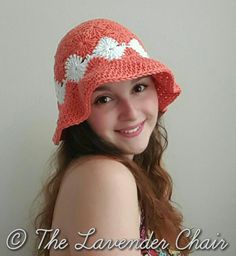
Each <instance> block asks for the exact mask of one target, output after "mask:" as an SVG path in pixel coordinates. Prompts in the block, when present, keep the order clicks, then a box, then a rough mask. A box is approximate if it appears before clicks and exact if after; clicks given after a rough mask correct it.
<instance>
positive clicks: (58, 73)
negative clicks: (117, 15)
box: [54, 19, 143, 81]
mask: <svg viewBox="0 0 236 256" xmlns="http://www.w3.org/2000/svg"><path fill="white" fill-rule="evenodd" d="M102 38H108V39H114V40H115V42H117V43H118V44H128V43H129V42H130V41H131V40H132V39H136V40H137V41H138V43H139V44H140V46H142V47H143V43H142V42H141V40H140V39H139V38H138V37H137V36H136V35H135V34H134V33H132V32H131V31H130V30H128V29H127V28H126V27H124V26H123V25H121V24H119V23H117V22H115V21H112V20H108V19H93V20H88V21H85V22H83V23H81V24H80V25H78V26H76V27H74V28H73V29H71V30H70V31H69V32H67V34H66V35H65V36H64V37H63V38H62V39H61V41H60V42H59V44H58V47H57V51H56V54H55V56H54V57H55V64H54V75H55V80H57V81H61V80H63V79H64V78H65V72H64V71H65V62H66V59H67V58H68V57H69V56H71V55H74V54H75V55H77V56H80V57H81V58H82V59H84V58H86V57H88V56H91V55H92V53H93V51H94V49H95V48H96V46H97V45H98V43H99V40H101V39H102Z"/></svg>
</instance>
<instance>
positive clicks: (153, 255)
mask: <svg viewBox="0 0 236 256" xmlns="http://www.w3.org/2000/svg"><path fill="white" fill-rule="evenodd" d="M144 218H145V216H144V212H143V210H141V223H140V238H141V240H144V239H147V238H148V237H147V235H146V233H145V227H144ZM141 253H142V255H143V256H181V253H180V251H173V250H170V249H167V250H162V249H161V248H157V249H141Z"/></svg>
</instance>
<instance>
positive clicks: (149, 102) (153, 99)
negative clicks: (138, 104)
mask: <svg viewBox="0 0 236 256" xmlns="http://www.w3.org/2000/svg"><path fill="white" fill-rule="evenodd" d="M143 103H144V104H143V106H144V108H145V109H146V111H147V112H148V113H149V114H152V115H154V116H157V115H158V98H157V94H156V91H153V92H152V93H150V94H149V95H147V97H146V99H145V100H144V101H143Z"/></svg>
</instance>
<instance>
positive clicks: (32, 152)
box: [0, 0, 236, 256]
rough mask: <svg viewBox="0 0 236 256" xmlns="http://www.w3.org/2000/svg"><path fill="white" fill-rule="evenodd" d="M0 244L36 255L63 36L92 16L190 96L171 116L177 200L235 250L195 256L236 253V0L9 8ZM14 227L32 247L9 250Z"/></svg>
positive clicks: (169, 162) (0, 45) (210, 234)
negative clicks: (121, 32)
mask: <svg viewBox="0 0 236 256" xmlns="http://www.w3.org/2000/svg"><path fill="white" fill-rule="evenodd" d="M0 3H1V8H0V10H1V11H0V24H1V34H0V51H1V58H0V63H1V64H0V65H1V66H0V72H1V85H0V90H1V91H0V97H1V101H0V104H1V105H0V111H1V126H0V136H1V137H0V138H1V148H0V162H1V179H0V200H1V201H0V203H1V215H0V247H1V255H26V256H27V255H31V253H30V249H29V248H30V246H31V245H32V240H33V234H34V230H32V229H30V228H29V227H28V223H29V209H30V206H31V203H32V200H33V199H34V197H35V196H36V193H37V192H38V190H39V189H40V187H41V181H42V180H43V178H44V177H45V175H46V173H47V171H46V167H47V163H46V162H47V159H48V158H49V156H50V155H51V153H52V152H53V151H54V150H55V147H54V145H53V144H52V141H51V138H52V135H53V132H54V129H55V125H56V119H57V107H56V97H55V92H54V82H53V57H54V53H55V50H56V46H57V44H58V42H59V40H60V39H61V38H62V36H63V35H64V34H65V33H66V32H67V31H68V30H69V29H71V28H72V27H74V26H75V25H77V24H79V23H80V22H82V21H84V20H87V19H90V18H99V17H104V18H110V19H114V20H117V21H118V22H120V23H122V24H123V25H125V26H127V27H128V28H130V29H131V30H132V31H133V32H135V33H136V34H137V35H138V36H139V37H140V38H141V39H142V40H143V42H144V44H145V46H146V49H147V51H148V53H149V55H151V56H152V57H154V58H157V59H159V60H160V61H162V62H164V63H165V64H166V65H168V66H169V67H170V68H171V69H172V70H173V72H174V73H175V76H176V80H177V82H178V83H179V84H180V85H181V88H182V89H183V93H182V95H181V96H180V97H179V98H178V100H176V101H175V103H174V104H173V105H171V106H170V108H169V111H168V112H167V114H166V115H165V123H166V127H167V130H168V132H169V147H168V150H167V154H166V166H167V167H168V169H169V171H170V173H171V175H172V177H173V180H174V192H173V193H174V200H175V201H176V202H178V203H179V205H180V207H181V210H182V212H183V214H184V217H185V224H186V225H187V226H189V227H195V228H202V229H203V232H202V235H201V237H200V238H201V239H205V238H211V239H216V238H217V236H216V233H217V232H219V233H221V238H225V239H226V240H227V241H228V242H229V243H230V247H229V248H228V249H227V250H225V251H223V252H222V251H220V250H217V251H208V252H207V251H205V252H200V251H198V252H196V253H195V254H194V255H216V256H217V255H225V256H226V255H227V256H233V255H235V251H236V246H235V236H236V221H235V216H236V202H235V196H236V191H235V167H236V158H235V153H236V152H235V147H236V136H235V131H236V122H235V110H236V104H235V99H236V89H235V87H236V84H235V82H236V78H235V67H236V60H235V57H236V56H235V55H236V54H235V50H236V49H235V48H236V47H235V46H236V40H235V39H236V37H235V35H236V28H235V25H236V18H235V17H236V16H235V11H236V2H235V1H233V0H231V1H230V0H226V1H223V0H222V1H219V0H218V1H216V0H212V1H210V0H201V1H189V0H179V1H159V0H146V1H137V0H133V1H128V0H125V1H121V0H120V1H107V0H100V1H87V0H86V1H85V0H84V1H82V0H77V1H75V0H74V1H58V0H57V1H56V0H51V1H46V0H41V1H32V0H31V1H26V0H25V1H10V0H8V1H1V2H0ZM15 228H25V229H26V230H27V231H28V233H29V238H28V242H27V244H26V246H24V247H23V248H22V249H20V250H19V251H17V252H14V251H10V250H8V249H7V247H6V244H5V241H6V238H7V235H8V234H9V233H10V232H11V231H12V230H13V229H15Z"/></svg>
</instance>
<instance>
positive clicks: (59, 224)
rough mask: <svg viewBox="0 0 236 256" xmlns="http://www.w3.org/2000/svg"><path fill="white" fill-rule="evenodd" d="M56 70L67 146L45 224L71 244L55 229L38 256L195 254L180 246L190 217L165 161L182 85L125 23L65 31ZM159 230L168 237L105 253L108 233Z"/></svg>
mask: <svg viewBox="0 0 236 256" xmlns="http://www.w3.org/2000/svg"><path fill="white" fill-rule="evenodd" d="M54 73H55V74H54V75H55V86H56V95H57V101H58V109H59V117H58V121H57V128H56V131H55V134H54V136H53V142H54V143H55V144H56V145H58V144H59V142H61V143H60V145H59V147H58V150H57V152H56V153H55V158H54V159H53V161H54V162H55V163H56V166H55V169H56V171H55V172H54V173H53V174H52V176H51V177H50V178H49V180H48V182H47V183H46V184H45V186H44V188H43V190H42V192H43V193H44V196H45V197H44V200H45V203H44V205H43V208H42V211H41V213H40V214H39V215H38V216H37V217H36V220H35V227H36V229H38V228H41V229H47V230H49V229H52V230H55V229H57V228H58V229H59V230H60V232H59V234H58V236H57V239H58V241H59V240H60V239H65V241H66V242H68V243H67V244H66V245H65V248H64V249H61V250H59V249H58V250H56V249H54V248H52V247H53V246H51V248H49V247H47V245H48V242H49V241H50V238H52V237H53V235H52V233H51V234H50V232H48V233H46V236H45V237H43V233H39V235H38V238H39V239H40V241H41V242H42V243H41V247H40V248H39V249H38V250H37V252H38V255H51V256H56V255H68V256H69V255H88V256H94V255H110V256H112V255H122V256H125V255H129V256H138V255H152V256H154V255H155V256H158V255H162V256H164V255H187V254H188V253H189V251H188V250H187V249H186V250H182V251H181V252H180V251H178V250H177V249H178V248H177V247H179V246H182V247H184V246H186V245H187V244H188V242H189V238H188V237H186V236H185V235H184V234H183V235H181V237H179V239H178V245H179V246H176V239H177V237H178V235H179V233H180V232H181V230H182V226H181V223H182V215H181V214H180V213H179V212H178V211H177V210H176V209H175V208H174V207H173V206H172V204H171V194H172V182H171V178H170V176H169V174H168V173H167V171H166V170H165V169H164V167H163V164H162V155H163V152H164V150H165V149H166V147H167V133H166V130H165V128H164V127H163V126H162V125H161V119H162V115H163V113H164V112H166V110H167V106H168V105H169V104H170V103H172V102H173V101H174V100H175V98H176V97H177V96H178V95H179V94H180V92H181V89H180V88H179V86H178V85H177V84H176V83H175V80H174V76H173V74H172V72H171V70H170V69H169V68H168V67H166V66H165V65H164V64H162V63H160V62H159V61H156V60H153V59H152V58H150V57H149V55H148V54H147V52H146V51H145V49H144V46H143V43H142V42H141V41H140V39H139V38H138V37H137V36H136V35H135V34H133V33H132V32H130V31H129V30H128V29H127V28H125V27H124V26H122V25H120V24H118V23H117V22H114V21H111V20H108V19H94V20H89V21H86V22H83V23H82V24H80V25H79V26H77V27H75V28H73V29H72V30H71V31H69V32H68V33H67V34H66V35H65V36H64V37H63V38H62V40H61V42H60V43H59V45H58V48H57V52H56V55H55V65H54ZM91 228H95V230H96V231H95V233H93V234H91V233H90V231H91V230H90V229H91ZM89 230H90V231H89ZM78 232H79V233H78ZM150 236H151V241H154V240H156V241H157V239H158V241H161V240H163V242H164V243H165V244H164V243H163V246H159V247H156V248H147V247H146V248H139V249H137V248H136V249H128V247H125V248H124V247H123V249H122V250H121V249H119V248H117V247H114V248H113V249H112V250H108V247H104V249H103V250H95V248H96V247H95V244H96V242H97V241H98V239H104V241H108V240H109V239H112V241H113V242H115V241H118V240H122V239H126V240H127V241H131V240H135V239H137V240H138V239H139V241H140V242H141V241H144V240H145V239H148V238H149V237H150ZM86 237H87V238H89V239H88V241H86ZM42 238H44V239H42ZM85 242H86V245H85ZM78 243H79V244H80V245H85V246H86V247H87V249H88V248H90V250H86V249H85V247H84V246H83V248H81V247H80V250H79V249H78V247H76V245H78ZM37 245H38V244H37ZM164 245H166V246H164ZM154 246H155V245H154ZM100 248H101V247H100Z"/></svg>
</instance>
